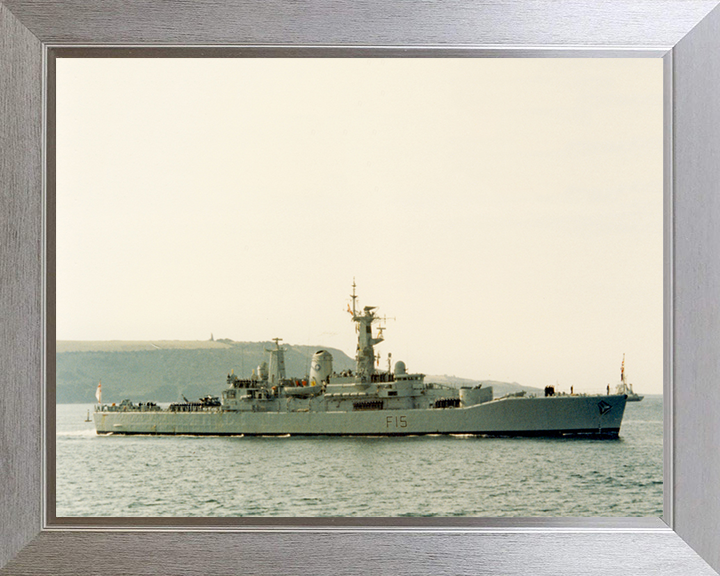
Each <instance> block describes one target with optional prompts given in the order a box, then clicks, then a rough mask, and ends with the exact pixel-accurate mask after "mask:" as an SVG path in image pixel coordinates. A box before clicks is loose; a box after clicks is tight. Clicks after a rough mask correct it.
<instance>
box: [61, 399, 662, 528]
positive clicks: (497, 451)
mask: <svg viewBox="0 0 720 576" xmlns="http://www.w3.org/2000/svg"><path fill="white" fill-rule="evenodd" d="M56 410H57V412H56V414H57V428H56V448H57V452H56V516H58V517H66V516H94V517H98V516H99V517H135V516H148V517H158V516H163V517H192V516H204V517H221V516H235V517H257V516H262V517H348V516H356V517H363V516H367V517H400V516H404V517H428V516H438V517H458V516H481V517H512V516H516V517H523V516H525V517H527V516H551V517H576V516H649V517H659V516H662V512H663V482H662V481H663V399H662V396H660V395H658V396H646V397H645V399H644V400H642V401H641V402H629V403H628V404H627V407H626V409H625V417H624V419H623V423H622V428H621V430H620V438H619V439H617V440H598V439H583V438H551V439H550V438H549V439H543V438H489V437H482V436H469V435H462V436H410V437H369V438H358V437H342V436H334V437H305V436H303V437H293V436H287V437H242V436H238V437H235V436H230V437H228V436H217V437H213V436H121V435H110V436H98V435H97V434H96V433H95V429H94V426H93V424H92V423H91V422H85V419H86V416H87V413H88V411H90V415H91V416H92V410H93V406H92V405H90V404H87V405H85V404H59V405H57V407H56Z"/></svg>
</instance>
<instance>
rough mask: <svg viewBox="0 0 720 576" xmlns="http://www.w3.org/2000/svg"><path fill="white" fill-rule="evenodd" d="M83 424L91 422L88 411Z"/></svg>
mask: <svg viewBox="0 0 720 576" xmlns="http://www.w3.org/2000/svg"><path fill="white" fill-rule="evenodd" d="M85 422H92V418H90V410H88V413H87V418H85Z"/></svg>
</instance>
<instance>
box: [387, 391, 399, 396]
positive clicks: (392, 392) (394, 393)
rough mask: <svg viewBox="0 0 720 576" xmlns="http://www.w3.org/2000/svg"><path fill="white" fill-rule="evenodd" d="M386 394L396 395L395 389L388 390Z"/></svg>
mask: <svg viewBox="0 0 720 576" xmlns="http://www.w3.org/2000/svg"><path fill="white" fill-rule="evenodd" d="M388 396H397V390H390V392H388Z"/></svg>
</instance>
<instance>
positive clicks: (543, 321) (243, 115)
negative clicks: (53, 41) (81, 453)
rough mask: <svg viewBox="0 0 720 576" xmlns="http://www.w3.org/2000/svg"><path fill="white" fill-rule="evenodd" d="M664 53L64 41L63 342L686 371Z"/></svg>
mask: <svg viewBox="0 0 720 576" xmlns="http://www.w3.org/2000/svg"><path fill="white" fill-rule="evenodd" d="M662 137H663V134H662V61H661V60H660V59H604V58H598V59H561V58H552V59H281V58H278V59H260V58H257V59H256V58H250V59H146V58H138V59H75V58H69V59H62V58H61V59H58V62H57V238H56V247H57V273H56V286H57V318H56V328H57V338H58V340H207V339H209V338H210V335H211V334H212V335H213V336H214V337H215V339H218V338H230V339H232V340H236V341H268V340H270V339H271V338H274V337H280V338H283V340H284V342H285V343H287V344H302V345H313V346H318V347H321V346H326V347H334V348H339V349H341V350H343V351H344V352H345V353H347V354H348V355H349V356H351V357H353V356H354V352H355V342H356V341H355V331H354V328H353V325H352V322H351V320H350V316H349V315H348V313H347V305H348V304H349V303H350V302H351V299H350V293H351V290H352V286H351V285H352V282H353V279H354V280H355V281H356V283H357V293H358V296H359V303H360V306H365V305H374V306H378V313H379V314H381V315H386V316H387V317H388V320H387V321H386V322H385V326H386V329H385V338H386V341H385V342H383V343H382V344H380V345H379V346H377V348H376V349H377V351H378V352H379V353H380V354H381V358H382V360H381V362H382V364H383V365H385V362H386V361H387V360H386V358H387V354H388V352H390V353H392V357H393V361H396V360H403V361H404V362H405V363H406V365H407V367H408V370H409V371H411V372H423V373H425V374H447V375H454V376H458V377H463V378H471V379H494V380H501V381H507V382H518V383H520V384H523V385H527V386H538V387H542V386H545V385H547V384H554V385H556V386H557V387H558V388H559V389H560V390H569V388H570V386H571V385H572V386H574V390H575V391H576V392H604V390H605V386H606V385H607V384H608V383H610V384H611V385H614V384H616V383H617V382H618V381H619V377H620V364H621V361H622V358H623V354H625V357H626V360H625V371H626V375H627V377H628V380H629V381H630V382H631V383H633V385H634V387H635V389H636V391H638V392H640V393H650V394H653V393H654V394H661V393H662V375H663V334H662V332H663V330H662V328H663V246H662V239H663V188H662V168H663V166H662Z"/></svg>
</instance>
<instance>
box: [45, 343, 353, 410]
mask: <svg viewBox="0 0 720 576" xmlns="http://www.w3.org/2000/svg"><path fill="white" fill-rule="evenodd" d="M274 346H275V344H274V343H273V342H233V341H232V340H218V341H205V342H203V341H198V342H192V341H179V340H176V341H153V342H128V341H108V342H78V341H72V342H71V341H58V342H57V348H56V354H55V357H56V375H57V376H56V382H57V386H56V393H55V398H56V402H57V403H59V404H63V403H73V402H93V401H94V395H95V389H96V388H97V385H98V382H99V381H102V389H103V402H120V401H121V400H123V399H124V398H131V399H132V400H133V401H137V402H147V401H148V400H153V401H156V402H175V401H176V400H179V399H181V398H182V395H183V394H184V395H185V396H187V397H188V398H199V397H202V396H206V395H207V394H212V395H219V394H220V392H221V391H222V390H223V389H224V388H225V386H226V380H227V375H228V374H229V373H230V371H231V370H233V371H234V372H235V374H237V375H238V376H240V377H249V376H250V375H251V374H252V370H253V368H256V367H257V366H258V365H259V364H260V363H261V362H262V361H263V360H267V354H266V353H265V348H274ZM284 348H285V349H286V350H287V351H286V352H285V366H286V371H287V374H288V375H289V376H291V375H292V376H304V375H306V374H307V373H308V370H309V367H310V358H312V355H313V354H314V353H315V352H316V351H317V350H320V349H322V347H315V346H294V345H285V346H284ZM326 350H328V351H329V352H330V353H331V354H332V355H333V360H334V362H333V365H334V367H335V369H336V370H347V369H351V368H354V367H355V361H354V360H352V359H350V358H348V356H347V355H346V354H344V353H343V352H341V351H340V350H335V349H331V348H326Z"/></svg>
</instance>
